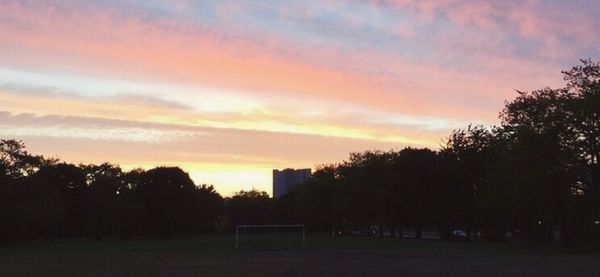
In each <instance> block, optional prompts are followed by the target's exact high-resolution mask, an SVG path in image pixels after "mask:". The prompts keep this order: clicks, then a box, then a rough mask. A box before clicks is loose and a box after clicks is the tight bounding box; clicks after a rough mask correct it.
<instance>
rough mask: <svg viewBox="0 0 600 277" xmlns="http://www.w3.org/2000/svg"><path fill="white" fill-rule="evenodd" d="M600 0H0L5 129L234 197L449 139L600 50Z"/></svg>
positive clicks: (45, 148)
mask: <svg viewBox="0 0 600 277" xmlns="http://www.w3.org/2000/svg"><path fill="white" fill-rule="evenodd" d="M598 14H600V2H599V1H596V0H573V1H563V0H547V1H541V0H539V1H536V0H523V1H513V0H507V1H478V0H471V1H466V0H446V1H442V0H421V1H417V0H389V1H386V0H362V1H361V0H347V1H342V0H340V1H335V0H323V1H311V0H295V1H279V0H252V1H250V0H248V1H245V0H238V1H230V0H214V1H213V0H199V1H186V0H170V1H167V0H103V1H100V0H95V1H93V0H92V1H69V0H63V1H37V0H33V1H13V0H0V138H5V139H8V138H14V139H20V140H23V141H24V142H25V143H26V145H27V147H28V150H29V151H30V152H33V153H36V154H43V155H44V156H47V157H56V158H60V159H62V160H64V161H67V162H72V163H102V162H111V163H116V164H119V165H121V166H122V167H123V168H124V169H127V170H128V169H133V168H136V167H142V168H152V167H155V166H180V167H181V168H183V169H184V170H186V171H187V172H189V173H190V176H191V177H192V179H193V180H194V181H195V182H196V184H213V185H214V186H215V188H216V190H217V191H218V192H220V193H221V194H223V195H225V196H229V195H232V194H233V193H234V192H235V191H239V190H242V189H243V190H249V189H258V190H264V191H267V192H268V193H271V184H272V180H271V178H272V170H273V169H282V168H287V167H294V168H315V167H316V166H318V165H321V164H326V163H335V162H340V161H342V160H344V159H346V158H347V157H348V154H349V153H350V152H355V151H363V150H368V149H382V150H390V149H401V148H403V147H406V146H414V147H430V148H432V149H437V148H439V146H440V145H441V144H442V143H443V141H444V138H446V137H447V136H448V135H449V134H450V133H451V131H452V130H454V129H458V128H465V127H466V126H467V125H468V124H470V123H472V124H484V125H494V124H498V123H499V120H498V113H499V112H500V110H501V109H502V107H503V104H504V102H505V101H506V100H510V99H512V98H514V97H515V95H516V92H515V90H533V89H539V88H543V87H545V86H550V87H557V86H562V85H563V84H564V81H563V80H562V75H561V73H560V72H561V70H565V69H568V68H570V67H571V66H573V65H576V64H578V61H579V59H583V58H592V59H595V60H598V58H599V57H600V47H599V45H600V16H598Z"/></svg>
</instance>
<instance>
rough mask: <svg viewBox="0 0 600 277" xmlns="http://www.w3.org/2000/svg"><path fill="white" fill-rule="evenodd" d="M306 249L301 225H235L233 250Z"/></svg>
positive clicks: (304, 234) (304, 231)
mask: <svg viewBox="0 0 600 277" xmlns="http://www.w3.org/2000/svg"><path fill="white" fill-rule="evenodd" d="M245 247H247V248H261V249H292V248H302V249H304V248H306V229H305V227H304V225H301V224H288V225H236V226H235V249H240V248H245Z"/></svg>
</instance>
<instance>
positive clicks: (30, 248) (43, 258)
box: [0, 236, 600, 276]
mask: <svg viewBox="0 0 600 277" xmlns="http://www.w3.org/2000/svg"><path fill="white" fill-rule="evenodd" d="M306 246H307V247H306V249H292V250H266V249H262V250H259V249H244V250H235V249H234V239H233V236H207V237H200V238H194V239H174V240H104V241H58V242H53V243H45V242H31V243H27V244H24V245H19V246H9V247H2V248H0V276H315V275H326V276H399V275H409V276H414V275H417V276H422V275H439V276H600V254H598V253H587V254H577V253H573V252H572V251H566V250H564V249H558V248H555V247H545V248H532V247H530V246H525V245H520V244H488V243H465V242H442V241H416V240H406V239H393V238H358V237H345V238H332V237H327V236H308V237H307V240H306Z"/></svg>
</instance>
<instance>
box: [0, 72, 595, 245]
mask: <svg viewBox="0 0 600 277" xmlns="http://www.w3.org/2000/svg"><path fill="white" fill-rule="evenodd" d="M563 74H564V79H565V81H566V86H565V87H562V88H543V89H540V90H535V91H531V92H521V91H518V96H517V97H516V98H515V99H514V100H512V101H509V102H506V104H505V107H504V109H503V110H502V111H501V112H500V119H501V123H500V125H499V126H494V127H485V126H468V127H467V128H466V129H463V130H455V131H453V132H452V133H451V134H450V136H449V137H448V138H447V140H446V141H445V142H444V144H443V145H442V146H441V147H440V149H439V150H431V149H428V148H410V147H407V148H404V149H402V150H392V151H380V150H372V151H364V152H357V153H351V154H350V157H349V158H348V159H347V160H346V161H343V162H341V163H338V164H331V165H323V166H320V167H319V168H318V169H317V170H316V172H315V173H314V174H313V176H312V177H311V178H310V179H309V180H308V181H307V182H306V183H304V184H302V185H301V186H299V187H298V188H297V189H296V190H294V191H293V192H291V193H290V194H288V195H286V196H284V197H282V198H280V199H272V198H270V197H269V196H268V194H267V193H266V192H259V191H254V190H253V191H241V192H238V193H236V194H235V195H234V196H232V197H228V198H223V197H222V196H220V195H219V194H218V193H217V192H216V191H215V190H214V188H213V187H212V186H207V185H200V186H197V185H195V184H194V182H193V181H192V180H191V179H190V177H189V175H188V174H187V173H185V172H184V171H182V170H181V169H179V168H176V167H158V168H154V169H150V170H142V169H135V170H132V171H128V172H125V171H123V170H121V169H120V168H119V167H118V166H116V165H112V164H108V163H106V164H101V165H73V164H68V163H64V162H60V161H59V160H56V159H47V158H45V157H43V156H39V155H33V154H30V153H28V152H27V151H26V149H25V145H24V144H23V143H22V142H20V141H15V140H0V222H2V223H3V226H4V227H3V228H0V240H1V241H4V242H13V241H19V240H26V239H31V238H45V239H49V240H51V239H55V238H71V237H90V238H95V239H100V238H103V237H114V236H118V237H124V238H127V237H136V236H159V237H168V236H172V235H195V234H199V233H205V232H221V231H223V232H224V231H228V230H230V229H231V227H232V226H235V225H236V224H267V223H275V224H283V223H295V224H296V223H303V224H306V225H307V226H308V228H309V230H315V231H328V232H329V231H341V230H345V229H347V228H358V229H359V230H361V232H363V233H365V234H366V233H370V232H371V230H373V227H374V226H375V227H377V228H375V229H376V230H378V231H379V235H383V230H390V232H389V234H391V235H394V236H402V232H403V230H407V229H412V230H414V232H415V234H416V236H417V238H420V237H421V236H422V231H423V230H424V229H433V230H437V231H438V232H439V233H440V235H441V238H442V239H450V238H451V233H452V230H455V229H464V230H465V231H466V232H467V233H468V234H470V233H472V232H478V233H480V234H481V235H482V238H484V239H487V240H489V241H502V240H504V239H505V233H506V232H508V231H511V232H513V233H514V232H515V231H520V232H523V233H524V234H525V235H526V236H527V237H529V238H530V239H531V240H532V241H535V242H541V241H548V240H551V239H552V236H553V233H554V232H555V231H556V230H557V229H558V230H560V234H561V239H563V240H564V241H567V242H568V241H573V240H574V239H580V238H598V237H599V236H600V184H599V183H600V166H599V158H600V63H598V62H593V61H591V60H583V61H582V62H581V64H580V65H577V66H575V67H573V68H572V69H570V70H568V71H564V72H563Z"/></svg>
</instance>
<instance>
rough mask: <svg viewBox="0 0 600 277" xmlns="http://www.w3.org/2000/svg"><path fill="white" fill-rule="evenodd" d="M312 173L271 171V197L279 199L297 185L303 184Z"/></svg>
mask: <svg viewBox="0 0 600 277" xmlns="http://www.w3.org/2000/svg"><path fill="white" fill-rule="evenodd" d="M311 174H312V172H311V169H310V168H307V169H292V168H286V169H284V170H277V169H274V170H273V197H274V198H280V197H281V196H284V195H286V194H288V193H289V192H291V191H292V190H293V189H294V188H296V187H297V186H298V185H300V184H302V183H304V182H305V181H306V180H307V179H308V178H310V176H311Z"/></svg>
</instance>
